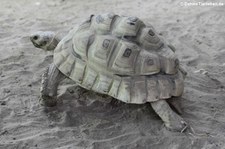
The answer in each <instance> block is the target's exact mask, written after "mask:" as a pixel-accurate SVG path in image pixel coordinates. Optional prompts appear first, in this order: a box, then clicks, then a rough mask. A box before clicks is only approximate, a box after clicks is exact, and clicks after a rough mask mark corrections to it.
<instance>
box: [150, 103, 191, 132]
mask: <svg viewBox="0 0 225 149" xmlns="http://www.w3.org/2000/svg"><path fill="white" fill-rule="evenodd" d="M151 106H152V108H153V109H154V111H155V112H156V113H157V114H158V115H159V117H160V118H161V119H162V120H163V122H164V123H165V125H166V127H167V128H168V129H169V130H173V131H180V132H183V131H184V130H185V129H186V128H187V124H186V122H185V121H184V120H183V118H181V117H180V116H179V115H178V114H177V113H175V112H174V111H173V110H172V109H171V108H170V106H169V105H168V103H167V102H166V101H165V100H158V101H155V102H151Z"/></svg>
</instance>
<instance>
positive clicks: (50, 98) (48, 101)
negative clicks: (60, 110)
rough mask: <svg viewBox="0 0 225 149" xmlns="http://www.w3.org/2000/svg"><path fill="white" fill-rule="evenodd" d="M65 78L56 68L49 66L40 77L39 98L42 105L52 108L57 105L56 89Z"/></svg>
mask: <svg viewBox="0 0 225 149" xmlns="http://www.w3.org/2000/svg"><path fill="white" fill-rule="evenodd" d="M64 78H65V75H64V74H63V73H61V72H60V71H59V70H58V68H57V67H56V66H55V65H54V64H51V65H49V67H48V68H47V69H46V71H45V72H44V74H43V75H42V84H41V98H40V102H41V104H42V105H45V106H48V107H52V106H55V105H56V104H57V89H58V85H59V83H60V82H61V81H62V80H63V79H64Z"/></svg>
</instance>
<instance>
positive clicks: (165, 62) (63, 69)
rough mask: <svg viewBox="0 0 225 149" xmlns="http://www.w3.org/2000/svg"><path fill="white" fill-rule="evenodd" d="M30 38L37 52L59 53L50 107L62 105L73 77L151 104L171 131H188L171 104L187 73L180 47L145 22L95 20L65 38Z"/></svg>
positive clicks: (51, 74) (47, 76)
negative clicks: (60, 95)
mask: <svg viewBox="0 0 225 149" xmlns="http://www.w3.org/2000/svg"><path fill="white" fill-rule="evenodd" d="M30 39H31V41H32V43H33V44H34V46H35V47H37V48H41V49H44V50H47V51H50V50H54V58H53V61H54V62H53V64H51V65H50V66H49V67H48V69H47V70H46V72H45V73H44V74H43V76H42V87H41V102H42V103H43V104H44V105H46V106H54V105H56V103H57V88H58V85H59V82H60V81H62V80H63V79H64V78H66V77H67V78H70V79H71V80H73V81H75V82H76V83H77V84H78V85H80V86H81V87H83V88H86V89H88V90H93V91H95V92H98V93H101V94H107V95H109V96H112V97H114V98H116V99H118V100H120V101H123V102H126V103H133V104H143V103H146V102H149V103H150V104H151V106H152V108H153V109H154V111H155V112H156V113H157V114H158V115H159V117H160V118H161V119H162V120H163V122H164V124H165V126H166V127H167V128H168V129H170V130H175V131H182V130H184V129H186V127H187V124H186V122H185V121H184V120H183V118H182V117H181V116H180V115H178V114H177V113H176V112H174V111H173V110H172V108H171V107H170V104H169V102H167V101H168V100H165V99H170V98H173V97H179V96H181V95H182V92H183V90H184V83H183V82H184V78H185V76H186V72H185V71H184V70H183V69H182V68H181V66H180V64H179V60H178V59H177V57H176V56H175V48H174V47H173V46H171V45H169V44H167V43H166V42H165V41H164V40H163V39H162V37H161V36H160V35H159V34H157V33H156V31H155V29H154V28H153V27H152V26H151V25H147V24H145V23H144V22H143V21H142V20H140V19H139V18H137V17H127V16H119V15H115V14H113V13H108V14H101V15H91V16H90V17H89V18H88V19H87V20H86V21H84V22H83V23H82V24H80V25H79V26H77V27H76V28H74V29H72V30H71V31H70V32H69V33H68V34H67V35H66V36H65V37H64V38H62V39H60V38H59V37H57V34H55V33H53V32H42V31H39V32H36V33H34V34H32V35H31V36H30Z"/></svg>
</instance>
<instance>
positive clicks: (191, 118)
mask: <svg viewBox="0 0 225 149" xmlns="http://www.w3.org/2000/svg"><path fill="white" fill-rule="evenodd" d="M201 2H206V1H203V0H202V1H201ZM218 2H219V1H218ZM220 2H224V1H222V0H220ZM0 4H1V5H0V16H1V17H0V44H1V46H0V86H1V87H0V95H1V96H0V148H1V149H14V148H17V149H22V148H23V149H26V148H33V149H38V148H39V149H47V148H48V149H53V148H58V149H67V148H71V149H73V148H74V149H84V148H87V149H109V148H115V149H134V148H135V149H136V148H137V149H142V148H143V149H145V148H146V149H150V148H151V149H223V148H225V111H224V109H225V87H224V84H225V58H224V57H225V29H224V26H225V6H181V5H180V3H179V1H178V0H166V1H163V0H152V1H150V0H149V1H147V0H137V1H131V0H123V1H119V0H114V1H112V0H111V1H109V0H105V1H102V0H92V1H91V0H82V1H78V0H74V1H73V0H48V1H44V0H38V1H31V0H18V1H16V0H12V1H7V0H0ZM104 12H114V13H117V14H120V15H133V16H138V17H139V18H141V19H142V20H144V21H145V22H148V23H150V24H152V25H153V26H154V27H155V29H156V30H157V31H158V32H159V33H160V34H161V35H162V36H164V37H165V38H166V39H167V40H168V41H169V42H171V43H172V44H173V45H174V46H175V47H176V48H177V54H178V57H179V59H180V61H181V64H182V65H183V67H184V68H185V69H186V70H187V72H188V76H187V78H186V80H185V91H184V94H183V96H182V98H181V100H180V101H181V105H182V110H183V118H184V119H185V120H186V121H187V122H188V124H189V125H190V126H191V128H192V129H189V130H188V131H187V132H185V133H179V132H171V131H168V130H167V129H166V128H165V127H164V125H163V123H162V121H161V120H160V118H159V117H158V116H157V115H156V114H155V113H154V112H153V110H152V108H151V106H150V104H144V105H130V104H125V103H121V102H118V103H117V102H116V100H114V99H111V98H109V97H107V96H101V95H97V94H95V93H93V92H90V91H86V90H84V89H81V88H79V87H78V86H76V85H75V84H72V83H70V82H69V81H68V80H66V81H64V82H63V84H62V85H61V87H60V90H59V93H60V94H59V99H60V100H61V101H62V103H61V104H60V105H58V106H57V107H54V108H45V107H43V106H40V105H39V103H38V98H39V87H40V82H41V80H40V79H41V74H42V73H43V71H44V70H45V68H46V67H47V66H48V64H50V63H51V62H52V53H51V52H49V53H48V52H44V51H42V50H39V49H37V48H34V47H33V45H32V44H31V42H30V41H29V35H30V34H31V33H32V32H34V31H38V30H51V31H56V32H58V33H60V34H66V33H67V32H68V31H69V30H70V29H71V28H73V27H74V26H76V25H77V24H78V23H80V21H82V20H84V19H85V18H87V17H88V16H89V15H90V14H99V13H104Z"/></svg>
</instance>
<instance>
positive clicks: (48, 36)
mask: <svg viewBox="0 0 225 149" xmlns="http://www.w3.org/2000/svg"><path fill="white" fill-rule="evenodd" d="M30 40H31V42H32V43H33V45H34V46H35V47H37V48H41V49H43V50H46V51H51V50H54V49H55V48H56V46H57V44H58V43H59V41H60V38H58V37H56V34H55V33H53V32H41V31H39V32H36V33H34V34H32V35H31V36H30ZM64 78H66V76H65V75H64V74H63V73H62V72H60V71H59V69H58V68H57V67H56V66H55V65H54V64H50V66H49V67H48V68H47V69H46V71H45V72H44V74H43V75H42V86H41V97H40V102H41V103H42V105H45V106H49V107H51V106H55V105H56V104H57V89H58V85H59V83H60V81H62V80H63V79H64ZM167 101H168V103H169V104H171V105H172V106H173V107H174V108H175V109H176V110H177V111H178V112H179V113H180V112H181V111H180V108H179V107H178V106H177V104H176V102H174V101H173V100H158V101H155V102H151V106H152V108H153V109H154V111H155V112H156V113H157V114H158V115H159V117H160V118H161V119H162V120H163V122H164V124H165V126H166V128H167V129H169V130H172V131H179V132H183V131H184V130H185V129H186V128H187V123H186V122H185V121H184V120H183V118H182V117H181V116H180V115H178V114H177V113H176V112H174V111H173V110H172V109H171V107H170V105H169V104H168V103H167ZM170 101H172V102H170Z"/></svg>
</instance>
